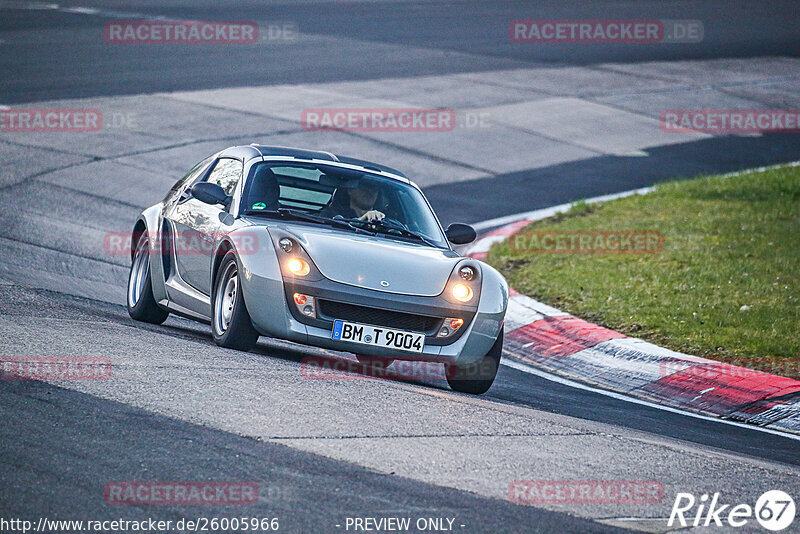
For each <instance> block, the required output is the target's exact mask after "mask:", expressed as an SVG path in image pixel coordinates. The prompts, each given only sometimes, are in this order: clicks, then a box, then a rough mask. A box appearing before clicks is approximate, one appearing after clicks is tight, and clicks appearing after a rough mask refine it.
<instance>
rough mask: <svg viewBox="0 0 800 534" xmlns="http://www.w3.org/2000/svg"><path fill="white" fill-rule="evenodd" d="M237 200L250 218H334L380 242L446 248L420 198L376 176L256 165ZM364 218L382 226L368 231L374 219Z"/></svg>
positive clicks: (281, 164)
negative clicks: (383, 239)
mask: <svg viewBox="0 0 800 534" xmlns="http://www.w3.org/2000/svg"><path fill="white" fill-rule="evenodd" d="M242 198H243V199H244V202H243V203H242V205H243V207H244V209H245V212H246V213H247V214H250V215H254V214H255V215H257V214H259V213H263V214H265V215H267V214H271V213H274V212H277V211H278V210H281V212H282V213H283V214H289V215H291V214H294V215H311V216H315V217H319V218H325V219H334V218H335V219H337V220H340V221H342V220H343V221H347V222H350V223H352V225H353V226H355V227H358V228H365V227H367V228H369V229H370V230H371V231H373V232H375V233H376V234H378V235H381V236H388V237H392V238H401V239H412V240H416V241H418V242H426V243H427V244H430V245H434V246H437V247H442V248H447V247H448V245H447V240H446V238H445V236H444V235H443V233H442V230H441V227H440V226H439V224H438V222H437V221H436V218H435V217H434V215H433V212H432V211H431V209H430V207H429V206H428V203H427V202H426V201H425V198H424V197H423V196H422V193H420V192H419V190H417V189H416V188H415V187H413V186H411V185H408V184H405V183H402V182H399V181H397V180H393V179H390V178H385V177H383V176H380V175H378V174H373V173H368V172H364V171H357V170H353V169H347V168H342V167H336V166H332V165H324V164H314V163H291V162H289V163H287V162H264V163H258V164H256V165H253V167H252V168H251V170H250V173H249V177H248V180H247V184H246V187H245V191H244V195H243V197H242ZM368 212H379V214H380V215H379V218H382V220H381V222H380V223H377V222H376V223H375V224H372V225H368V224H367V219H370V218H372V219H374V216H373V217H370V216H369V215H368ZM309 219H310V218H309ZM344 226H345V225H341V224H340V225H338V227H344Z"/></svg>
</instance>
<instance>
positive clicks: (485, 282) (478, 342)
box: [128, 144, 508, 393]
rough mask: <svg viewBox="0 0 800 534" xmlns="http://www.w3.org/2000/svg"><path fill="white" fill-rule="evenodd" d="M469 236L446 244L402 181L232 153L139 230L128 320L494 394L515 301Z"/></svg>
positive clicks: (336, 159)
mask: <svg viewBox="0 0 800 534" xmlns="http://www.w3.org/2000/svg"><path fill="white" fill-rule="evenodd" d="M474 239H475V231H474V230H473V229H472V227H470V226H467V225H465V224H451V225H450V226H448V228H447V230H443V229H442V227H441V225H440V223H439V221H438V219H437V218H436V215H434V213H433V210H432V209H431V207H430V204H429V203H428V201H427V199H426V198H425V196H424V195H423V194H422V192H421V191H420V189H419V187H417V186H416V185H415V184H414V183H413V182H411V181H410V180H409V179H408V178H407V177H406V176H405V175H403V174H402V173H400V172H398V171H396V170H394V169H391V168H389V167H386V166H383V165H378V164H375V163H370V162H367V161H362V160H358V159H354V158H349V157H344V156H336V155H334V154H331V153H329V152H319V151H312V150H302V149H294V148H285V147H275V146H261V145H256V144H253V145H248V146H236V147H232V148H228V149H226V150H223V151H222V152H219V153H218V154H214V155H213V156H211V157H209V158H207V159H205V160H203V161H201V162H200V163H198V164H197V165H195V166H194V167H193V168H192V169H191V170H190V171H189V172H188V173H187V174H186V176H184V177H183V178H181V179H180V180H179V181H178V182H177V183H176V184H175V185H174V186H173V187H172V189H170V191H169V193H168V194H167V196H166V197H165V198H164V200H162V201H161V202H159V203H158V204H156V205H155V206H151V207H149V208H147V209H146V210H144V211H143V212H142V214H141V215H140V216H139V217H138V219H137V220H136V224H135V225H134V228H133V235H132V242H131V259H132V264H131V272H130V277H129V281H128V312H129V313H130V315H131V317H132V318H134V319H136V320H139V321H146V322H149V323H155V324H160V323H162V322H164V320H166V318H167V316H168V314H169V313H175V314H177V315H181V316H184V317H189V318H192V319H196V320H199V321H204V322H210V323H211V330H212V333H213V336H214V341H215V342H216V343H217V344H218V345H220V346H223V347H228V348H234V349H240V350H249V349H251V348H252V347H253V346H254V345H255V343H256V341H257V340H258V337H259V336H260V335H265V336H272V337H275V338H280V339H285V340H289V341H294V342H298V343H304V344H308V345H314V346H318V347H323V348H328V349H334V350H339V351H346V352H351V353H355V354H356V355H357V356H358V358H359V360H361V361H373V362H374V361H382V362H384V363H385V364H386V365H388V364H389V363H390V362H391V361H393V360H395V359H401V360H423V361H429V362H441V363H444V364H445V369H446V376H447V380H448V382H449V384H450V386H451V387H452V388H453V389H455V390H457V391H463V392H468V393H483V392H485V391H486V390H488V389H489V387H490V386H491V385H492V382H493V381H494V378H495V375H496V374H497V368H498V365H499V362H500V356H501V353H502V348H503V319H504V317H505V313H506V307H507V304H508V285H507V283H506V281H505V279H504V278H503V277H502V276H501V275H500V274H499V273H498V272H497V271H496V270H494V269H493V268H492V267H490V266H489V265H486V264H485V263H482V262H480V261H477V260H474V259H470V258H464V257H462V256H460V255H459V254H458V253H456V252H455V251H454V250H453V249H452V247H451V243H452V244H455V245H460V244H466V243H469V242H471V241H472V240H474Z"/></svg>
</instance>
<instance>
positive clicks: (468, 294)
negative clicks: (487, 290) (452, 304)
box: [453, 284, 475, 302]
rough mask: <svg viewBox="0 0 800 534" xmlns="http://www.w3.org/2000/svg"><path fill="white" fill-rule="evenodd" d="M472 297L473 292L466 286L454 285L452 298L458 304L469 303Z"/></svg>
mask: <svg viewBox="0 0 800 534" xmlns="http://www.w3.org/2000/svg"><path fill="white" fill-rule="evenodd" d="M474 296H475V292H474V291H472V288H471V287H469V286H468V285H467V284H456V285H454V286H453V297H455V299H456V300H458V301H460V302H469V301H471V300H472V297H474Z"/></svg>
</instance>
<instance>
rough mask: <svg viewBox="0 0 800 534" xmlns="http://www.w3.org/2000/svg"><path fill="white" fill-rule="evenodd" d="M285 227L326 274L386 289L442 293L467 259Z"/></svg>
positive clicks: (369, 239)
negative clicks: (462, 259) (448, 281)
mask: <svg viewBox="0 0 800 534" xmlns="http://www.w3.org/2000/svg"><path fill="white" fill-rule="evenodd" d="M282 228H283V229H284V230H287V231H288V232H290V233H291V234H293V235H294V236H295V237H296V238H297V240H298V241H299V242H300V243H301V244H302V245H303V248H305V250H306V252H308V254H309V255H310V256H311V259H312V260H313V261H314V264H316V266H317V268H319V270H320V272H321V273H322V275H323V276H325V277H326V278H328V279H330V280H333V281H334V282H340V283H342V284H349V285H352V286H356V287H362V288H365V289H374V290H376V291H383V292H386V293H397V294H403V295H416V296H425V297H433V296H436V295H439V294H440V293H442V291H444V287H445V285H446V284H447V280H448V278H449V277H450V274H451V273H452V272H453V268H454V267H455V265H456V264H457V263H458V261H459V260H460V259H461V257H460V256H459V255H458V254H456V253H455V252H453V251H450V250H443V249H438V248H433V247H429V246H425V245H417V244H416V243H405V242H402V241H399V240H392V239H384V238H378V237H372V236H365V235H360V234H356V233H352V232H347V231H341V230H336V229H332V228H325V227H311V226H305V225H295V224H287V225H282ZM387 284H388V285H387Z"/></svg>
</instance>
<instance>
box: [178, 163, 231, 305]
mask: <svg viewBox="0 0 800 534" xmlns="http://www.w3.org/2000/svg"><path fill="white" fill-rule="evenodd" d="M242 169H243V164H242V161H241V160H238V159H234V158H225V157H222V158H219V159H218V160H217V162H216V163H215V164H214V167H213V169H212V170H211V172H210V173H209V174H208V175H207V177H206V181H207V182H211V183H215V184H217V185H219V186H220V187H222V189H223V190H224V191H225V194H227V195H229V196H232V195H233V194H234V192H235V191H236V185H237V184H238V183H239V181H240V180H241V178H242ZM184 197H185V198H184V199H183V200H182V201H179V202H178V204H177V205H176V206H175V208H174V209H173V210H172V213H171V214H170V216H169V219H170V220H171V221H172V223H173V227H174V234H173V238H172V242H173V250H174V251H175V256H174V257H175V264H176V266H177V270H178V273H179V274H180V276H181V278H182V279H183V281H184V282H186V283H187V284H189V285H190V286H192V287H194V288H195V289H197V290H198V291H200V292H202V293H204V294H205V295H210V294H211V261H212V258H213V253H214V245H215V239H216V235H217V232H218V231H219V228H220V225H221V222H220V217H221V216H222V215H223V214H224V213H225V212H226V211H227V209H228V207H227V206H222V205H220V204H217V205H214V206H212V205H209V204H206V203H204V202H200V201H199V200H197V199H196V198H193V197H192V196H191V195H184Z"/></svg>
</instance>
